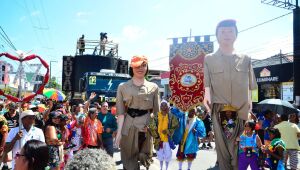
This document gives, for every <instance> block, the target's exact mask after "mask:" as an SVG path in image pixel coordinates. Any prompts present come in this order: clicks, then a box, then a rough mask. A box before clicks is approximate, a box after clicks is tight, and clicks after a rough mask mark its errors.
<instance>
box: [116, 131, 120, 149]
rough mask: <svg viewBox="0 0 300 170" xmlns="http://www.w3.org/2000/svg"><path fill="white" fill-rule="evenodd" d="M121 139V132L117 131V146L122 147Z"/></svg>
mask: <svg viewBox="0 0 300 170" xmlns="http://www.w3.org/2000/svg"><path fill="white" fill-rule="evenodd" d="M120 141H121V132H117V135H116V138H115V146H116V147H117V148H120Z"/></svg>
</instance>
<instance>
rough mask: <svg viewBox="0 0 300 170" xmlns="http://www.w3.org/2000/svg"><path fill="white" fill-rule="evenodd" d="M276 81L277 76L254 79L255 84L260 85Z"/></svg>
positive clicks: (277, 79)
mask: <svg viewBox="0 0 300 170" xmlns="http://www.w3.org/2000/svg"><path fill="white" fill-rule="evenodd" d="M278 81H279V77H278V76H275V77H262V78H256V82H257V83H261V82H278Z"/></svg>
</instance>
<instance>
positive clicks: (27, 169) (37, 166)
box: [15, 140, 49, 170]
mask: <svg viewBox="0 0 300 170" xmlns="http://www.w3.org/2000/svg"><path fill="white" fill-rule="evenodd" d="M15 159H16V165H15V170H44V169H45V167H46V166H47V164H48V160H49V151H48V146H47V145H46V143H44V142H41V141H39V140H29V141H27V142H26V144H25V145H24V146H23V148H22V149H21V152H20V153H17V154H16V157H15Z"/></svg>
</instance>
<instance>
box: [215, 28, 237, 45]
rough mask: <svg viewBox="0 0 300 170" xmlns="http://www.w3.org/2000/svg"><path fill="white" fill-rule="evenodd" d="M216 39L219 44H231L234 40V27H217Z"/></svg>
mask: <svg viewBox="0 0 300 170" xmlns="http://www.w3.org/2000/svg"><path fill="white" fill-rule="evenodd" d="M217 39H218V42H219V44H220V45H233V43H234V42H235V40H236V29H235V28H234V27H220V28H218V34H217Z"/></svg>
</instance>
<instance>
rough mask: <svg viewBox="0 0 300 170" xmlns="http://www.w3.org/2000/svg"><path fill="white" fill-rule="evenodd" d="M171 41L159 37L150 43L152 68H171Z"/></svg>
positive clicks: (150, 65)
mask: <svg viewBox="0 0 300 170" xmlns="http://www.w3.org/2000/svg"><path fill="white" fill-rule="evenodd" d="M169 47H170V42H169V41H168V40H166V39H157V40H154V41H153V42H151V43H150V45H149V49H155V50H151V51H150V52H149V54H148V56H149V67H150V68H151V69H159V70H169Z"/></svg>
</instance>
